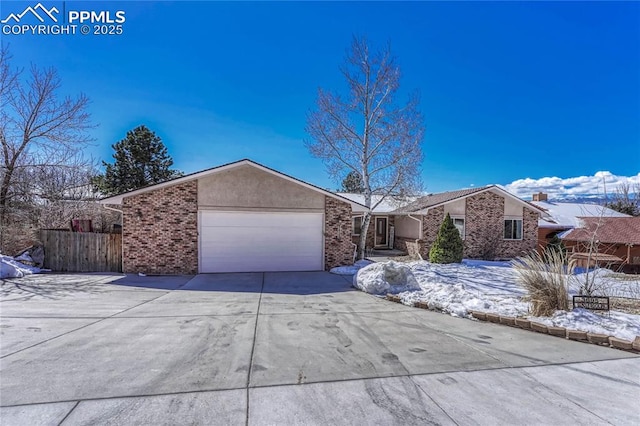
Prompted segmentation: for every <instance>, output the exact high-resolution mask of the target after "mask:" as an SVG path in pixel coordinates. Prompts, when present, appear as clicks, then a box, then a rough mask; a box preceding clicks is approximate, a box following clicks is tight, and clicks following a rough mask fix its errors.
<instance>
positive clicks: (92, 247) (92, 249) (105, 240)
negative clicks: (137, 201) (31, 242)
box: [40, 229, 122, 272]
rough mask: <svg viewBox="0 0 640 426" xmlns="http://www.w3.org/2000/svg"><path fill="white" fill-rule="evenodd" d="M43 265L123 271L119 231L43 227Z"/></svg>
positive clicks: (70, 269) (56, 268)
mask: <svg viewBox="0 0 640 426" xmlns="http://www.w3.org/2000/svg"><path fill="white" fill-rule="evenodd" d="M40 241H41V242H42V245H43V246H44V267H45V268H48V269H51V270H52V271H57V272H122V234H97V233H94V232H69V231H58V230H49V229H43V230H41V231H40Z"/></svg>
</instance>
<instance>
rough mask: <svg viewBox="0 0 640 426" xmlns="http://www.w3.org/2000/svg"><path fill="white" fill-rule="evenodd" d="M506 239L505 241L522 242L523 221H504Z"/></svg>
mask: <svg viewBox="0 0 640 426" xmlns="http://www.w3.org/2000/svg"><path fill="white" fill-rule="evenodd" d="M504 239H505V240H521V239H522V219H505V220H504Z"/></svg>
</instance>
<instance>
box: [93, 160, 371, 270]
mask: <svg viewBox="0 0 640 426" xmlns="http://www.w3.org/2000/svg"><path fill="white" fill-rule="evenodd" d="M100 202H101V203H102V204H109V205H114V204H115V205H118V206H120V208H121V210H122V217H123V229H122V244H123V259H122V261H123V262H122V263H123V271H124V272H125V273H138V272H144V273H149V274H195V273H199V272H247V271H312V270H323V269H329V268H332V267H334V266H338V265H345V264H351V263H352V262H353V258H354V253H355V246H354V244H353V243H352V241H351V216H352V214H354V213H358V212H364V211H365V210H366V208H365V207H364V206H362V205H360V204H358V203H356V202H353V201H351V200H349V199H346V198H343V197H341V196H340V195H337V194H334V193H332V192H329V191H326V190H324V189H321V188H318V187H316V186H314V185H311V184H308V183H306V182H303V181H301V180H298V179H295V178H292V177H290V176H287V175H285V174H283V173H280V172H277V171H275V170H273V169H270V168H268V167H265V166H263V165H260V164H258V163H255V162H253V161H250V160H241V161H238V162H235V163H230V164H226V165H223V166H219V167H215V168H212V169H208V170H204V171H201V172H197V173H193V174H190V175H187V176H182V177H179V178H176V179H173V180H170V181H168V182H164V183H160V184H157V185H152V186H149V187H146V188H142V189H138V190H135V191H131V192H127V193H124V194H120V195H117V196H113V197H109V198H105V199H103V200H101V201H100Z"/></svg>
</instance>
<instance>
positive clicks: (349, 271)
mask: <svg viewBox="0 0 640 426" xmlns="http://www.w3.org/2000/svg"><path fill="white" fill-rule="evenodd" d="M372 263H373V262H372V261H370V260H366V259H362V260H358V261H357V262H356V263H354V264H353V265H349V266H337V267H335V268H333V269H331V271H330V272H331V273H332V274H338V275H355V274H356V273H357V272H358V271H359V270H360V269H361V268H364V267H365V266H367V265H371V264H372Z"/></svg>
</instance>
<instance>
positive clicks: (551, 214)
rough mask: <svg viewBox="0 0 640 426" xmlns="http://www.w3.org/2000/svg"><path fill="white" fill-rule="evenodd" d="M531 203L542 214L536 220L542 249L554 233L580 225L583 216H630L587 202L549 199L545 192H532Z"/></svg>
mask: <svg viewBox="0 0 640 426" xmlns="http://www.w3.org/2000/svg"><path fill="white" fill-rule="evenodd" d="M532 199H533V201H531V204H533V205H535V206H537V207H539V208H541V209H542V210H543V211H544V214H543V215H542V216H541V217H540V219H539V220H538V247H539V248H540V250H544V248H545V247H546V246H547V243H548V242H549V240H551V238H553V237H554V236H555V235H558V234H560V233H562V232H565V231H568V230H570V229H574V228H576V227H579V226H580V218H583V217H631V216H629V215H627V214H624V213H620V212H617V211H615V210H612V209H610V208H608V207H604V206H600V205H598V204H588V203H566V202H560V201H549V199H548V196H547V194H545V193H544V192H539V193H537V194H533V197H532Z"/></svg>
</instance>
